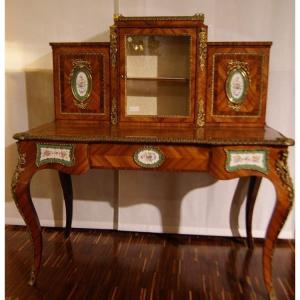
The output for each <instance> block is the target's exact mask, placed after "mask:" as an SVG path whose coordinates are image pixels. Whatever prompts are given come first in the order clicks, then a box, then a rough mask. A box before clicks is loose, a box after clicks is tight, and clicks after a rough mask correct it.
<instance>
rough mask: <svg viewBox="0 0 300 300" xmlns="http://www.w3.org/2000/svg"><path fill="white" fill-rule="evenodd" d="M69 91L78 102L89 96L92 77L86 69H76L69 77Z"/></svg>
mask: <svg viewBox="0 0 300 300" xmlns="http://www.w3.org/2000/svg"><path fill="white" fill-rule="evenodd" d="M71 89H72V93H73V96H74V97H75V99H76V100H77V101H79V102H83V101H85V100H86V99H87V98H88V97H89V96H90V94H91V90H92V76H91V73H90V71H89V70H88V69H87V68H84V67H82V68H77V69H75V70H74V72H73V74H72V77H71Z"/></svg>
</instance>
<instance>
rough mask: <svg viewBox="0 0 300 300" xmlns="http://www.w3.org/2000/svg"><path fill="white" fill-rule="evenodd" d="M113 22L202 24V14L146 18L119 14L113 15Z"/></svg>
mask: <svg viewBox="0 0 300 300" xmlns="http://www.w3.org/2000/svg"><path fill="white" fill-rule="evenodd" d="M114 20H115V21H135V20H137V21H138V20H141V21H184V20H192V21H202V22H204V14H202V13H196V14H194V15H193V16H148V17H125V16H123V15H121V14H115V15H114Z"/></svg>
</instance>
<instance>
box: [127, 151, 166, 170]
mask: <svg viewBox="0 0 300 300" xmlns="http://www.w3.org/2000/svg"><path fill="white" fill-rule="evenodd" d="M133 159H134V161H135V163H136V164H137V165H139V166H140V167H144V168H156V167H159V166H160V165H161V164H162V163H163V161H164V155H163V153H162V152H161V151H160V150H159V149H158V148H157V147H150V146H148V147H142V148H140V149H138V150H137V151H136V152H135V153H134V156H133Z"/></svg>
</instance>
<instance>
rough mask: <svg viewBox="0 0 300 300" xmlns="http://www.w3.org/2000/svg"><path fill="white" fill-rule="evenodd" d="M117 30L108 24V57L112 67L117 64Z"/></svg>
mask: <svg viewBox="0 0 300 300" xmlns="http://www.w3.org/2000/svg"><path fill="white" fill-rule="evenodd" d="M117 38H118V36H117V30H116V26H110V59H111V66H112V67H113V68H115V67H116V65H117V53H118V48H117V46H118V45H117Z"/></svg>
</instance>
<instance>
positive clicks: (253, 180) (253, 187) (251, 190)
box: [246, 176, 262, 249]
mask: <svg viewBox="0 0 300 300" xmlns="http://www.w3.org/2000/svg"><path fill="white" fill-rule="evenodd" d="M261 180H262V177H258V176H251V177H250V182H249V187H248V194H247V200H246V231H247V243H248V248H250V249H253V247H254V242H253V237H252V217H253V209H254V205H255V201H256V197H257V194H258V190H259V187H260V184H261Z"/></svg>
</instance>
